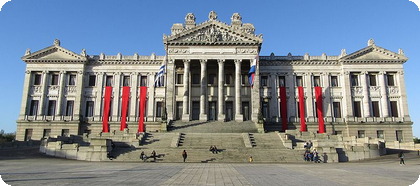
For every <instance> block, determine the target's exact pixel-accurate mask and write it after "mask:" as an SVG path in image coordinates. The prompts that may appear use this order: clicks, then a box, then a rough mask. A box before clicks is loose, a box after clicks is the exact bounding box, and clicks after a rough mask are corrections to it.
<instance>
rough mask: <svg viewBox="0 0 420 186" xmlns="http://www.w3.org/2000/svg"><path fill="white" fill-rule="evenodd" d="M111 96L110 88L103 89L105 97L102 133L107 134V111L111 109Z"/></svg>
mask: <svg viewBox="0 0 420 186" xmlns="http://www.w3.org/2000/svg"><path fill="white" fill-rule="evenodd" d="M111 94H112V87H111V86H107V87H105V96H104V109H103V111H104V112H103V113H102V132H109V123H108V120H109V109H110V107H111Z"/></svg>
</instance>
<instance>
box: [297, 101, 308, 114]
mask: <svg viewBox="0 0 420 186" xmlns="http://www.w3.org/2000/svg"><path fill="white" fill-rule="evenodd" d="M296 104H297V107H296V108H297V113H298V118H300V117H301V116H300V108H299V107H300V106H299V101H296ZM303 109H304V111H305V110H306V104H305V103H304V104H303ZM303 117H306V112H305V116H303Z"/></svg>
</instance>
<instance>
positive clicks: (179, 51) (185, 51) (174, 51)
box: [168, 48, 190, 54]
mask: <svg viewBox="0 0 420 186" xmlns="http://www.w3.org/2000/svg"><path fill="white" fill-rule="evenodd" d="M168 53H170V54H189V53H190V50H188V49H181V48H174V49H169V50H168Z"/></svg>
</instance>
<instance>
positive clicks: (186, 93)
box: [182, 59, 191, 121]
mask: <svg viewBox="0 0 420 186" xmlns="http://www.w3.org/2000/svg"><path fill="white" fill-rule="evenodd" d="M190 62H191V60H189V59H185V60H184V79H183V80H184V81H183V83H184V84H183V85H184V94H183V97H182V121H189V120H190V115H189V112H188V110H189V107H188V106H189V99H188V98H189V87H190V86H189V84H190V82H189V76H190Z"/></svg>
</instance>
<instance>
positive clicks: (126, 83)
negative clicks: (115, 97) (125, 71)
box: [123, 76, 130, 87]
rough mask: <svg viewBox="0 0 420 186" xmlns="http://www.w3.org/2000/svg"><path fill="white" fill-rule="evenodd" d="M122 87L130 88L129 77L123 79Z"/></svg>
mask: <svg viewBox="0 0 420 186" xmlns="http://www.w3.org/2000/svg"><path fill="white" fill-rule="evenodd" d="M123 86H125V87H128V86H130V76H124V77H123Z"/></svg>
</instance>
